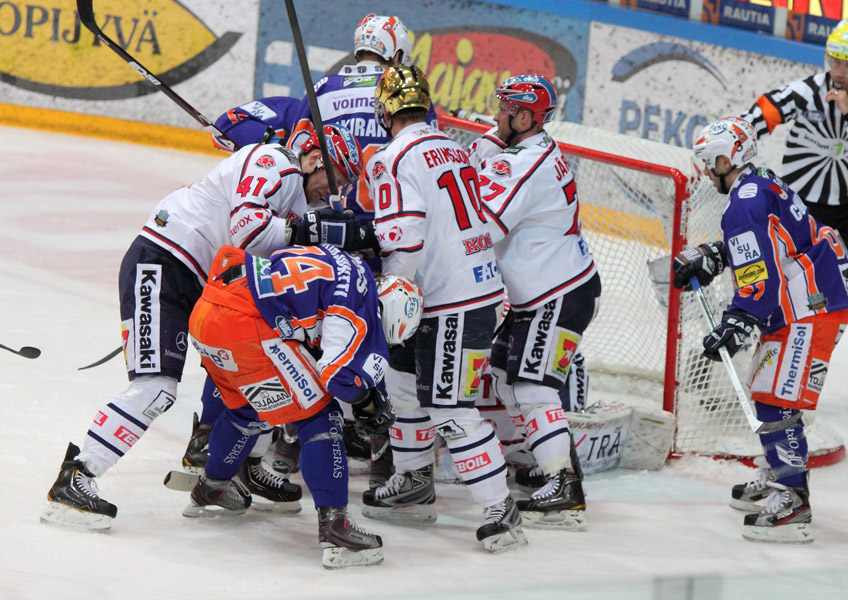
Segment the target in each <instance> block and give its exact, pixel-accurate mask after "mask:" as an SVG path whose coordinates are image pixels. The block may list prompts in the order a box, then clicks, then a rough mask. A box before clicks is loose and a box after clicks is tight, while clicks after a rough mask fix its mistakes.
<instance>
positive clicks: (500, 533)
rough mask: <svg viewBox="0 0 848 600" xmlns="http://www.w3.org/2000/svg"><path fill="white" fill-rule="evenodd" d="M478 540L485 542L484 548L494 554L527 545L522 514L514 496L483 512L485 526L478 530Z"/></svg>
mask: <svg viewBox="0 0 848 600" xmlns="http://www.w3.org/2000/svg"><path fill="white" fill-rule="evenodd" d="M477 540H478V541H480V542H483V547H484V548H485V549H486V550H487V551H489V552H492V553H493V554H494V553H497V552H503V551H504V550H511V549H513V548H514V547H517V546H523V545H524V544H526V543H527V536H526V535H524V530H523V529H522V527H521V513H520V512H519V511H518V507H516V506H515V501H514V500H513V499H512V496H507V497H506V498H505V499H504V500H501V501H500V502H498V503H497V504H494V505H492V506H489V507H487V508H486V510H485V511H483V524H482V525H481V526H480V527H479V528H478V529H477Z"/></svg>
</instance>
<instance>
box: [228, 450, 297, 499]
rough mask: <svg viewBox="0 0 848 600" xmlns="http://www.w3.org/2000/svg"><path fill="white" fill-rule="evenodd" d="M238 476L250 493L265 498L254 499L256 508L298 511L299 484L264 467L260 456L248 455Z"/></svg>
mask: <svg viewBox="0 0 848 600" xmlns="http://www.w3.org/2000/svg"><path fill="white" fill-rule="evenodd" d="M238 476H239V478H240V479H241V481H242V483H244V484H245V486H247V489H248V490H249V491H250V493H251V494H253V495H254V496H258V497H260V498H263V499H264V500H267V502H262V501H259V500H256V501H254V502H253V508H255V509H256V510H263V511H274V512H300V502H299V500H300V498H301V497H302V496H303V492H302V491H301V489H300V486H299V485H297V484H296V483H291V482H290V481H289V480H288V479H286V478H284V477H280V476H279V475H277V474H276V473H273V472H271V471H269V470H268V469H266V468H265V466H264V465H263V464H262V458H261V457H258V456H257V457H255V458H254V457H249V458H248V459H247V460H246V461H245V463H244V464H243V465H242V467H241V471H239V475H238ZM254 500H255V498H254Z"/></svg>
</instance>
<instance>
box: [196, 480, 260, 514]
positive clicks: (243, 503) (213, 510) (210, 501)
mask: <svg viewBox="0 0 848 600" xmlns="http://www.w3.org/2000/svg"><path fill="white" fill-rule="evenodd" d="M251 501H252V499H251V497H250V492H249V491H248V490H247V487H245V485H244V484H243V483H242V482H241V481H239V479H238V477H233V478H232V479H208V478H207V477H206V475H201V476H200V480H198V482H197V485H195V486H194V489H193V490H191V504H189V505H188V506H186V507H185V508H184V509H183V516H184V517H190V518H195V517H218V516H233V517H234V516H238V515H241V514H244V512H245V511H246V510H247V509H248V508H249V507H250V503H251Z"/></svg>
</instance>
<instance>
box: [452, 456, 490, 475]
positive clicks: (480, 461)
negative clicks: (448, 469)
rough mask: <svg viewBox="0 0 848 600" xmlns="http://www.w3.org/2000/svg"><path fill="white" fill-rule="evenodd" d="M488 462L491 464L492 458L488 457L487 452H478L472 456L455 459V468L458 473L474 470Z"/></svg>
mask: <svg viewBox="0 0 848 600" xmlns="http://www.w3.org/2000/svg"><path fill="white" fill-rule="evenodd" d="M490 464H492V460H491V459H490V458H489V453H488V452H484V453H483V454H479V455H477V456H474V457H472V458H466V459H465V460H460V461H457V462H456V470H457V471H459V472H460V473H468V472H469V471H476V470H477V469H480V468H482V467H485V466H486V465H490Z"/></svg>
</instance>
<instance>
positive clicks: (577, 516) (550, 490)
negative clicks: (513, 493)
mask: <svg viewBox="0 0 848 600" xmlns="http://www.w3.org/2000/svg"><path fill="white" fill-rule="evenodd" d="M516 504H517V506H518V510H520V511H521V517H522V518H523V519H524V523H525V524H526V525H527V526H528V527H541V528H557V529H566V530H568V531H585V530H586V527H587V524H586V499H585V496H584V495H583V486H582V484H581V483H580V477H579V476H578V475H577V474H576V473H569V472H568V471H567V470H566V469H563V470H561V471H560V472H559V473H557V474H556V475H554V476H553V477H551V478H550V479H548V482H547V483H546V484H545V486H544V487H542V488H540V489H539V490H537V491H535V492H533V494H532V495H531V496H530V499H528V500H519V501H518V502H517V503H516Z"/></svg>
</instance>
